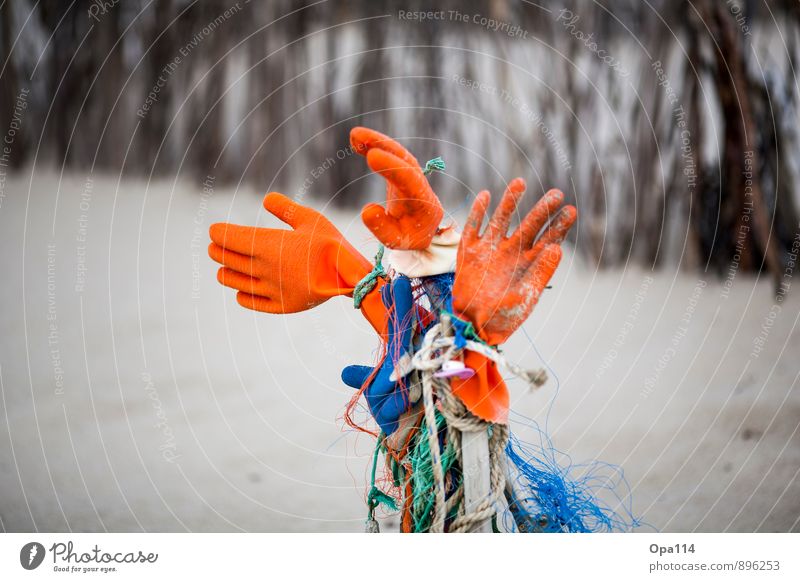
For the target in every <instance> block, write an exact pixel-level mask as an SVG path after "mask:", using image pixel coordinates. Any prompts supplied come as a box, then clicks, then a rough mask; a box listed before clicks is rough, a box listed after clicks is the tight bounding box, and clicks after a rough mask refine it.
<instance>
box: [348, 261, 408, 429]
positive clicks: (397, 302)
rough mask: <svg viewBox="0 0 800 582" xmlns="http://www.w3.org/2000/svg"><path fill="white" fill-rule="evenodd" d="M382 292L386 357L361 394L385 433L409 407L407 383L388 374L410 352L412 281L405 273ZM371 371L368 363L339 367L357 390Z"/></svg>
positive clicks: (349, 383)
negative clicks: (386, 323) (386, 326)
mask: <svg viewBox="0 0 800 582" xmlns="http://www.w3.org/2000/svg"><path fill="white" fill-rule="evenodd" d="M381 294H382V299H383V304H384V305H385V306H386V308H387V309H388V310H389V329H388V336H387V342H386V344H387V345H386V357H385V358H384V360H383V363H382V364H381V366H380V368H378V371H377V373H376V374H375V377H374V378H373V379H372V382H371V383H370V385H369V386H368V387H367V389H366V390H365V391H364V393H365V394H366V396H367V404H368V405H369V410H370V412H371V413H372V416H373V417H374V418H375V421H376V422H377V423H378V424H379V425H380V427H381V429H382V430H383V432H384V433H385V434H386V435H387V436H388V435H390V434H392V433H393V432H394V431H395V430H397V425H398V419H399V418H400V416H401V415H402V414H403V413H404V412H406V411H407V410H408V409H409V400H408V386H407V385H406V384H405V383H404V382H403V379H402V378H401V379H399V380H394V381H393V380H391V379H390V376H391V375H392V372H393V371H394V368H395V365H396V364H397V361H398V360H399V359H400V358H401V357H402V356H403V354H405V353H408V352H410V348H411V338H412V334H413V324H414V321H413V317H412V309H413V308H414V299H413V297H412V294H411V281H410V280H409V279H408V277H406V276H405V275H401V276H399V277H397V278H396V279H395V280H394V281H392V282H391V283H389V284H388V285H384V286H383V289H381ZM373 371H374V368H372V367H370V366H347V367H346V368H345V369H344V370H342V381H343V382H344V383H345V384H347V385H348V386H350V387H351V388H356V389H359V388H361V387H362V386H363V385H364V382H366V381H367V379H368V378H369V376H370V374H372V372H373Z"/></svg>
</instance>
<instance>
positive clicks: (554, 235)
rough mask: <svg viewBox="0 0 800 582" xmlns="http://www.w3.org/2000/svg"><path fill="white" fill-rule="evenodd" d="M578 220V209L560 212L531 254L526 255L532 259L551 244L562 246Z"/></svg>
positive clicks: (570, 206) (570, 208)
mask: <svg viewBox="0 0 800 582" xmlns="http://www.w3.org/2000/svg"><path fill="white" fill-rule="evenodd" d="M577 218H578V211H577V209H576V208H575V207H574V206H572V205H569V206H565V207H564V208H562V209H561V210H559V211H558V214H557V215H556V217H555V219H553V222H551V223H550V226H548V227H547V229H546V230H545V231H544V234H543V235H542V236H541V237H539V240H537V241H536V243H535V244H534V245H533V248H532V249H531V251H530V253H526V254H527V255H528V256H530V258H531V259H533V258H535V257H536V256H537V255H538V254H539V253H540V252H541V251H542V249H543V248H544V247H545V246H547V245H550V244H561V243H562V242H563V241H564V239H565V238H566V236H567V233H568V232H569V229H570V228H572V225H573V224H575V220H576V219H577Z"/></svg>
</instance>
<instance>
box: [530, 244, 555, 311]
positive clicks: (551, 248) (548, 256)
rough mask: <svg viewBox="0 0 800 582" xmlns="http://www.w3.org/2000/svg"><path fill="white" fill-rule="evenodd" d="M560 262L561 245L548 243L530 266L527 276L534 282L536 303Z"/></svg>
mask: <svg viewBox="0 0 800 582" xmlns="http://www.w3.org/2000/svg"><path fill="white" fill-rule="evenodd" d="M560 262H561V247H560V246H558V245H547V246H545V247H544V249H542V252H541V253H539V256H538V257H536V259H535V260H534V261H533V263H532V264H531V266H530V267H529V268H528V271H527V273H526V274H525V278H526V279H527V280H528V281H530V282H531V284H532V287H533V293H534V301H533V302H534V304H536V302H537V301H538V300H539V295H540V294H541V292H542V290H543V289H544V288H545V287H546V286H547V284H548V283H549V282H550V279H551V278H552V276H553V273H555V272H556V269H557V268H558V264H559V263H560Z"/></svg>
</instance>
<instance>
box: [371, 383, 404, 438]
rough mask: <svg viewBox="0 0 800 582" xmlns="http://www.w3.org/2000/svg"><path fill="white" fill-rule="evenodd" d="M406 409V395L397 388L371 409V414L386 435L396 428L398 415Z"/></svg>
mask: <svg viewBox="0 0 800 582" xmlns="http://www.w3.org/2000/svg"><path fill="white" fill-rule="evenodd" d="M407 409H408V396H407V394H406V392H405V391H404V390H398V391H396V392H395V393H393V394H392V395H391V396H389V397H387V398H386V399H384V400H383V401H382V402H381V403H380V404H379V405H378V406H376V407H375V408H374V409H372V410H373V413H372V414H373V416H374V417H375V421H376V422H377V423H378V424H379V425H380V426H381V428H382V429H383V431H384V432H385V433H386V434H387V435H388V434H391V433H392V432H394V431H395V430H396V428H397V421H398V419H399V418H400V415H402V414H403V413H404V412H405V411H406V410H407Z"/></svg>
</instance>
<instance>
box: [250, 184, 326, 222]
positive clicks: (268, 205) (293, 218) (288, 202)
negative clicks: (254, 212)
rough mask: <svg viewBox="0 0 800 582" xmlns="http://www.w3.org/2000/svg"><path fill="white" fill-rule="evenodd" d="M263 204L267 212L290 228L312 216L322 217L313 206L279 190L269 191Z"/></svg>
mask: <svg viewBox="0 0 800 582" xmlns="http://www.w3.org/2000/svg"><path fill="white" fill-rule="evenodd" d="M263 205H264V209H265V210H266V211H267V212H269V213H270V214H273V215H274V216H275V217H276V218H278V219H280V220H281V221H283V222H285V223H286V224H288V225H289V226H291V227H292V228H298V227H299V226H301V225H302V224H304V223H306V222H308V221H309V220H311V219H313V218H318V219H319V218H324V217H323V216H322V215H321V214H320V213H319V212H317V211H316V210H314V209H313V208H309V207H308V206H303V205H302V204H298V203H297V202H295V201H294V200H292V199H291V198H289V197H287V196H284V195H283V194H281V193H280V192H270V193H269V194H267V195H266V196H264V202H263Z"/></svg>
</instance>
